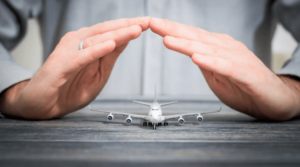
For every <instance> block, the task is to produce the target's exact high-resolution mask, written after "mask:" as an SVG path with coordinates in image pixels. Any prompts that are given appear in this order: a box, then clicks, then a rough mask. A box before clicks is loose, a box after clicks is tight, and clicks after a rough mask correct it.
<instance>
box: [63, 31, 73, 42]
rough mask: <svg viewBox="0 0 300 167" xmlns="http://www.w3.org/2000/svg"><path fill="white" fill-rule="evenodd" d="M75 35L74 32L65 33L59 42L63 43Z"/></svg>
mask: <svg viewBox="0 0 300 167" xmlns="http://www.w3.org/2000/svg"><path fill="white" fill-rule="evenodd" d="M75 35H76V32H75V31H70V32H67V33H66V34H65V35H64V36H63V37H62V38H61V40H62V41H64V40H69V39H70V38H73V37H74V36H75Z"/></svg>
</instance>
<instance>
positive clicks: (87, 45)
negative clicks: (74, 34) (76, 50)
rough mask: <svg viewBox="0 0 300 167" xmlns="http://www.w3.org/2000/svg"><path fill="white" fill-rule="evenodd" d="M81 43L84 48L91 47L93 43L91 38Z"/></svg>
mask: <svg viewBox="0 0 300 167" xmlns="http://www.w3.org/2000/svg"><path fill="white" fill-rule="evenodd" d="M83 42H84V46H85V47H90V46H93V45H94V43H95V42H94V39H93V37H91V38H87V39H85V40H84V41H83Z"/></svg>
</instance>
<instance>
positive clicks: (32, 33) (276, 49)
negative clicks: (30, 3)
mask: <svg viewBox="0 0 300 167" xmlns="http://www.w3.org/2000/svg"><path fill="white" fill-rule="evenodd" d="M296 46H297V43H296V41H295V40H294V38H293V37H292V36H291V35H290V34H289V33H288V32H287V31H286V30H285V29H284V28H283V27H282V26H281V25H280V24H278V25H277V27H276V32H275V35H274V39H273V42H272V54H273V67H272V70H273V71H275V72H276V71H278V70H279V69H280V68H281V66H282V65H283V63H284V62H285V61H286V60H287V59H288V58H290V56H291V55H292V53H293V51H294V49H295V48H296ZM42 53H43V48H42V40H41V36H40V29H39V25H38V22H37V20H36V19H30V20H28V29H27V33H26V36H25V37H24V39H23V40H22V42H21V43H20V44H19V45H18V46H17V47H16V48H14V49H13V50H12V51H11V54H12V56H13V58H14V59H15V61H16V62H17V63H19V64H20V65H22V66H24V67H25V68H27V69H29V70H31V71H33V72H36V71H37V70H38V69H39V68H40V67H41V65H42V63H43V62H42Z"/></svg>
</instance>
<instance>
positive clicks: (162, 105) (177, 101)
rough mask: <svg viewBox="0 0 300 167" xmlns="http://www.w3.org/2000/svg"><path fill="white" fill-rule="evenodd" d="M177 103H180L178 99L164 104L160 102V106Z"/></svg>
mask: <svg viewBox="0 0 300 167" xmlns="http://www.w3.org/2000/svg"><path fill="white" fill-rule="evenodd" d="M175 103H178V101H172V102H168V103H162V104H160V106H166V105H170V104H175Z"/></svg>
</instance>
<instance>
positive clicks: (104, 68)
mask: <svg viewBox="0 0 300 167" xmlns="http://www.w3.org/2000/svg"><path fill="white" fill-rule="evenodd" d="M127 45H128V43H125V44H123V45H120V46H119V47H116V48H115V50H114V51H112V52H111V53H109V54H107V55H106V56H104V57H102V58H101V61H100V66H99V70H100V71H101V74H102V75H103V77H104V80H105V79H108V77H109V76H110V73H111V71H112V69H113V67H114V65H115V63H116V61H117V58H118V57H119V55H120V54H121V53H122V52H123V51H124V49H125V48H126V46H127Z"/></svg>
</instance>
